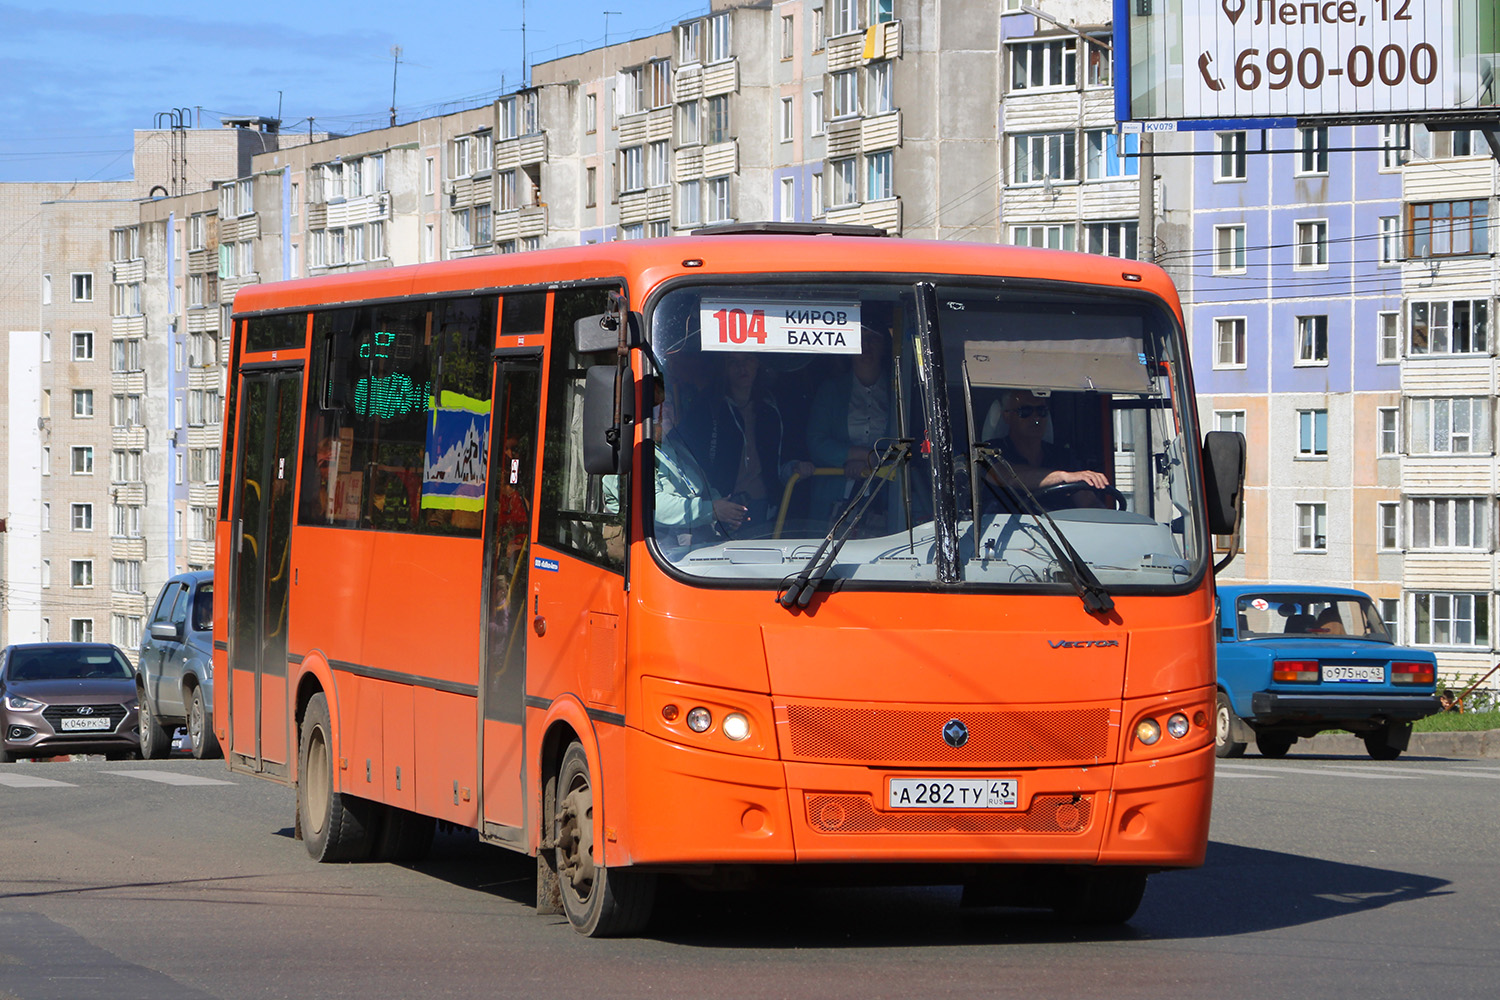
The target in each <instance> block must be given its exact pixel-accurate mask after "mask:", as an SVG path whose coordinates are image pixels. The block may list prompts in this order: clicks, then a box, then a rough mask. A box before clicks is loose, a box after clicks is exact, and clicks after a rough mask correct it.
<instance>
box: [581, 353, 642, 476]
mask: <svg viewBox="0 0 1500 1000" xmlns="http://www.w3.org/2000/svg"><path fill="white" fill-rule="evenodd" d="M619 371H620V369H619V368H618V367H616V366H615V365H593V366H591V367H590V368H589V369H588V372H587V374H586V375H585V376H584V383H583V470H584V471H585V472H587V473H588V474H589V475H591V476H613V475H617V474H618V473H619V472H620V471H621V470H622V469H627V468H629V467H630V442H631V437H632V436H633V435H632V430H633V429H634V426H635V424H634V416H635V383H634V381H633V380H632V379H631V377H630V373H629V372H626V373H625V376H624V377H623V378H622V379H621V381H620V393H621V396H622V397H623V398H622V399H621V406H620V421H619V423H616V422H615V379H616V376H617V375H618V374H619Z"/></svg>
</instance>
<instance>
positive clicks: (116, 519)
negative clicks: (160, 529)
mask: <svg viewBox="0 0 1500 1000" xmlns="http://www.w3.org/2000/svg"><path fill="white" fill-rule="evenodd" d="M109 533H110V536H111V537H112V538H139V537H141V509H140V508H139V507H136V506H126V505H122V504H114V505H113V506H112V507H111V508H110V531H109Z"/></svg>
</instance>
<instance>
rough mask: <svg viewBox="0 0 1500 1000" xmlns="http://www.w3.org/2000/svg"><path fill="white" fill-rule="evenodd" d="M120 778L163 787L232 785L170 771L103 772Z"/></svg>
mask: <svg viewBox="0 0 1500 1000" xmlns="http://www.w3.org/2000/svg"><path fill="white" fill-rule="evenodd" d="M104 773H105V774H118V775H119V776H120V777H122V778H140V779H141V780H142V781H158V782H161V783H162V784H163V785H232V784H234V782H232V781H220V780H219V779H218V778H201V777H199V776H198V775H196V774H177V773H174V772H172V771H105V772H104Z"/></svg>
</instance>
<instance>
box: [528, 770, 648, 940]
mask: <svg viewBox="0 0 1500 1000" xmlns="http://www.w3.org/2000/svg"><path fill="white" fill-rule="evenodd" d="M554 801H555V802H556V807H555V812H554V815H553V820H552V841H553V844H554V845H555V846H554V848H553V849H554V851H555V852H556V864H557V878H558V882H559V883H560V885H559V888H560V889H561V895H562V904H563V912H564V913H565V914H567V917H568V922H569V923H571V924H572V925H573V929H574V930H576V931H578V932H579V933H580V934H584V935H587V936H588V937H613V936H616V935H621V934H633V933H635V932H637V931H639V930H641V929H642V928H643V927H645V926H646V922H647V921H648V920H649V919H650V917H651V905H652V903H653V902H654V901H655V899H656V877H655V876H654V875H649V874H645V873H642V872H635V871H630V870H628V869H615V870H613V871H611V870H610V869H608V868H606V867H605V866H604V865H601V864H598V863H597V862H596V860H595V858H596V852H595V849H594V848H595V845H594V783H593V780H592V779H591V777H590V775H589V761H588V755H587V754H585V753H584V752H583V747H582V746H581V745H580V744H578V743H573V744H571V745H570V746H569V747H568V749H567V751H566V752H565V753H564V754H563V758H562V763H561V765H560V766H559V767H558V772H557V790H556V798H555V799H554Z"/></svg>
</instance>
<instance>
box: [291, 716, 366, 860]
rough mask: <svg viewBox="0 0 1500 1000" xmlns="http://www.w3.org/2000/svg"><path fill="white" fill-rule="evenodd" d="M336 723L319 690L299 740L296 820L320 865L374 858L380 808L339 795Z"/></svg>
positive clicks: (311, 853) (304, 840) (310, 850)
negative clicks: (325, 862) (375, 834)
mask: <svg viewBox="0 0 1500 1000" xmlns="http://www.w3.org/2000/svg"><path fill="white" fill-rule="evenodd" d="M332 733H333V725H332V723H330V721H329V717H328V699H327V697H325V696H324V694H323V693H322V692H321V691H320V692H318V693H317V694H315V695H313V696H312V699H311V700H310V701H308V703H307V711H306V712H305V713H304V714H303V716H302V737H301V739H300V740H299V741H298V758H297V759H298V768H297V821H298V825H300V826H301V828H302V842H303V844H304V845H305V846H306V847H307V853H308V854H310V855H312V856H313V858H314V860H317V861H364V860H366V859H367V858H369V856H370V850H371V845H372V842H373V839H374V838H373V834H374V830H375V824H374V820H375V819H376V817H377V816H378V812H379V809H380V806H379V805H378V804H377V803H374V802H371V801H369V800H368V799H360V798H356V797H355V796H353V795H345V794H344V793H343V792H336V791H334V787H335V785H334V781H335V778H334V771H333V767H334V761H333V736H332Z"/></svg>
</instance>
